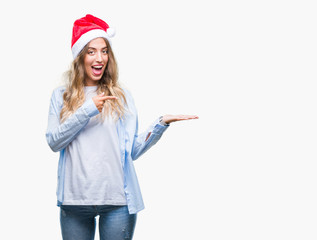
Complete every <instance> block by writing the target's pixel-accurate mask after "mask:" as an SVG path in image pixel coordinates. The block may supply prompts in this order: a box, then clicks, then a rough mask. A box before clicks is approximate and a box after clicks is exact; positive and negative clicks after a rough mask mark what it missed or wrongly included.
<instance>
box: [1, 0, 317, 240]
mask: <svg viewBox="0 0 317 240" xmlns="http://www.w3.org/2000/svg"><path fill="white" fill-rule="evenodd" d="M316 10H317V9H316V6H315V1H305V0H301V1H282V0H274V1H270V0H269V1H251V0H250V1H246V0H243V1H232V0H227V1H226V0H222V1H203V0H196V1H184V0H183V1H171V0H169V1H167V0H161V1H145V0H143V1H78V0H76V1H74V0H72V1H50V2H46V1H32V0H30V1H10V2H6V3H5V5H4V4H3V3H1V7H0V20H1V38H0V42H1V46H2V49H1V65H0V66H1V75H2V76H1V94H0V98H1V99H0V100H1V101H0V103H1V125H0V128H1V129H0V130H1V131H0V133H1V134H0V136H1V162H2V164H1V165H2V167H1V174H0V184H1V185H0V189H1V205H0V207H1V218H2V228H1V229H2V230H1V233H0V236H1V237H0V238H1V239H52V240H55V239H61V236H60V229H59V216H58V215H59V208H57V207H56V197H55V189H56V181H57V175H56V174H57V162H58V154H56V153H53V152H51V150H50V149H49V147H48V146H47V143H46V140H45V130H46V125H47V113H48V106H49V99H50V96H51V93H52V91H53V89H54V88H55V87H57V86H59V85H60V84H61V79H62V74H63V72H64V71H66V70H67V69H68V67H69V65H70V63H71V60H72V57H71V50H70V41H71V31H72V25H73V22H74V20H75V19H77V18H80V17H83V16H84V15H85V14H86V13H90V14H93V15H95V16H97V17H100V18H102V19H104V20H105V21H106V22H108V23H109V25H110V26H113V27H115V28H116V30H117V34H116V36H115V38H114V39H113V48H114V52H115V54H116V57H117V60H118V64H119V71H120V80H121V82H122V83H123V84H124V86H126V87H127V88H128V89H129V90H130V91H131V92H132V94H133V96H134V98H135V102H136V105H137V108H138V111H139V123H140V130H144V129H145V128H146V127H147V126H148V125H149V124H150V123H151V122H152V121H154V120H155V119H156V118H157V117H158V116H160V115H163V114H166V113H171V114H178V113H181V114H196V115H198V116H199V117H200V119H199V120H193V121H188V122H180V123H175V124H172V126H171V127H170V128H169V130H168V131H167V132H166V133H165V134H164V136H163V137H162V139H161V140H160V142H159V143H158V144H157V145H156V146H154V147H153V148H152V149H151V150H150V151H149V152H147V153H146V154H145V155H144V156H143V157H142V158H141V159H139V160H137V162H135V166H136V169H137V173H138V177H139V182H140V185H141V189H142V193H143V197H144V201H145V204H146V209H145V210H144V211H142V212H140V214H139V216H138V223H137V227H136V231H135V239H136V240H142V239H144V240H148V239H151V240H162V239H173V240H174V239H212V240H235V239H243V240H254V239H256V240H260V239H263V240H267V239H270V240H275V239H276V240H281V239H287V240H290V239H300V240H301V239H305V240H310V239H316V238H317V232H316V224H317V220H316V219H317V218H316V216H317V207H316V201H317V194H316V180H317V176H316V167H317V164H316V143H317V131H316V130H317V129H316V122H317V121H316V120H317V115H316V100H317V99H316V85H317V84H316V63H317V61H316V42H317V34H316V20H317V15H316Z"/></svg>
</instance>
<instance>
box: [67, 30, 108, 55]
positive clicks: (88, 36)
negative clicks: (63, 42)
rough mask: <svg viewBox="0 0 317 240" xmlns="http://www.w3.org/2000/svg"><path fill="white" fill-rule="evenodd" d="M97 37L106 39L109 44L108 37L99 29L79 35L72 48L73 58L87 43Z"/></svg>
mask: <svg viewBox="0 0 317 240" xmlns="http://www.w3.org/2000/svg"><path fill="white" fill-rule="evenodd" d="M98 37H103V38H106V39H107V40H108V41H109V43H110V44H111V41H110V36H109V35H108V34H107V33H106V32H105V31H104V30H101V29H94V30H91V31H89V32H86V33H85V34H83V35H81V36H80V38H79V39H78V40H77V42H75V44H74V45H73V47H72V53H73V58H74V59H75V58H76V57H77V56H78V54H79V53H80V51H81V50H82V49H83V48H84V47H85V46H86V44H87V43H89V42H90V41H91V40H93V39H95V38H98Z"/></svg>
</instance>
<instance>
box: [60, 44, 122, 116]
mask: <svg viewBox="0 0 317 240" xmlns="http://www.w3.org/2000/svg"><path fill="white" fill-rule="evenodd" d="M104 40H105V42H106V44H107V47H108V63H107V66H106V69H105V72H104V74H103V76H102V77H101V79H100V80H99V81H98V84H97V94H100V93H102V92H104V93H105V96H116V97H117V100H115V101H113V100H111V101H106V102H105V104H104V108H103V111H102V114H101V115H102V118H103V119H104V117H105V116H108V115H111V116H113V117H115V119H119V118H122V117H123V116H124V113H125V111H126V109H125V104H126V98H125V95H124V91H123V89H122V88H121V87H120V85H119V82H118V66H117V62H116V60H115V57H114V54H113V51H112V49H111V45H110V44H109V41H108V40H107V39H104ZM88 45H89V43H88V44H87V45H86V46H85V47H84V48H83V50H82V51H81V52H80V53H79V55H78V56H77V57H76V58H75V59H74V61H73V62H72V65H71V68H70V69H69V71H68V72H67V83H66V90H65V92H64V95H63V101H64V104H63V108H62V110H61V113H60V118H61V122H63V121H65V120H66V119H67V118H68V117H69V116H71V115H72V114H73V113H74V112H75V111H76V110H77V109H78V108H79V107H81V106H82V105H83V104H84V102H85V93H84V86H85V76H86V73H85V66H84V58H85V55H86V53H87V51H88Z"/></svg>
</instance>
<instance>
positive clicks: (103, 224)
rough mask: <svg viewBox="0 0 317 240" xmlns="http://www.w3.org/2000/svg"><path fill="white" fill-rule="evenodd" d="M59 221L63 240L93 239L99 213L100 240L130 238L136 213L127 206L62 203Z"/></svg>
mask: <svg viewBox="0 0 317 240" xmlns="http://www.w3.org/2000/svg"><path fill="white" fill-rule="evenodd" d="M60 208H61V211H60V222H61V230H62V236H63V240H93V239H94V236H95V228H96V219H95V217H96V216H97V215H99V235H100V240H124V239H132V237H133V232H134V227H135V223H136V214H129V212H128V207H127V206H112V205H96V206H85V205H62V206H61V207H60Z"/></svg>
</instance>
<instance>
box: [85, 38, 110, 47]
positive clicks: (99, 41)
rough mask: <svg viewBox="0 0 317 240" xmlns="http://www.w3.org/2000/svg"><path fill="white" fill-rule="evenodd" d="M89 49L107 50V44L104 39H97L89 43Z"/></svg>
mask: <svg viewBox="0 0 317 240" xmlns="http://www.w3.org/2000/svg"><path fill="white" fill-rule="evenodd" d="M88 47H91V48H105V47H107V43H106V41H105V39H104V38H95V39H93V40H91V41H90V42H89V43H88Z"/></svg>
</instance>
